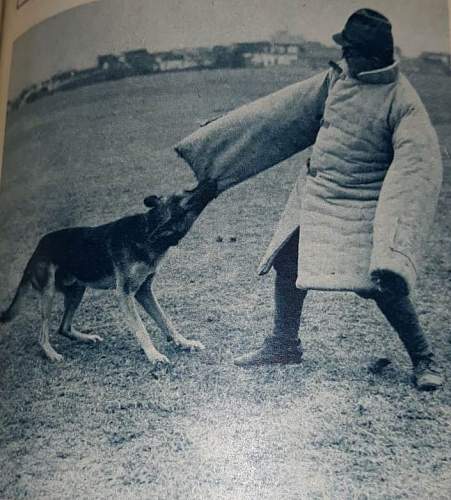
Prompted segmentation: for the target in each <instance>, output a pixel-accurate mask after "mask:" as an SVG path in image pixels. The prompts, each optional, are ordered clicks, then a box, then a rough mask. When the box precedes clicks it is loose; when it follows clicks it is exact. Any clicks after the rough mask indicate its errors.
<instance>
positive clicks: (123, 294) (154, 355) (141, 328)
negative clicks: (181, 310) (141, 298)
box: [116, 276, 169, 364]
mask: <svg viewBox="0 0 451 500" xmlns="http://www.w3.org/2000/svg"><path fill="white" fill-rule="evenodd" d="M116 292H117V295H118V298H119V305H120V306H121V309H122V311H123V313H124V315H125V317H126V319H127V321H128V324H129V325H130V328H131V329H132V330H133V333H134V334H135V337H136V339H137V340H138V342H139V344H140V346H141V347H142V349H143V351H144V352H145V353H146V356H147V358H148V359H149V361H150V362H151V363H152V364H157V363H163V364H164V363H169V359H168V358H167V357H166V356H165V355H164V354H161V352H159V351H158V350H157V349H156V347H155V346H154V345H153V342H152V340H151V339H150V337H149V334H148V333H147V330H146V327H145V325H144V323H143V322H142V319H141V318H140V316H139V314H138V311H137V310H136V302H135V299H134V297H133V293H131V291H130V290H129V287H128V286H127V285H126V284H125V283H124V282H123V280H122V279H121V276H118V277H117V287H116Z"/></svg>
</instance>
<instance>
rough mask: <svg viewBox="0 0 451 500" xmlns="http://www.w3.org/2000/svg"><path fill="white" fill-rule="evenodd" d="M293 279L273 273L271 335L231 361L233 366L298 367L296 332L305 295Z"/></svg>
mask: <svg viewBox="0 0 451 500" xmlns="http://www.w3.org/2000/svg"><path fill="white" fill-rule="evenodd" d="M295 280H296V277H295V276H294V278H293V276H291V275H289V276H287V275H285V274H284V273H280V272H278V273H277V275H276V283H275V291H274V302H275V312H274V328H273V334H272V335H271V336H270V337H268V338H266V339H265V341H264V342H263V345H262V347H260V348H259V349H257V350H255V351H252V352H249V353H247V354H244V355H242V356H239V357H237V358H235V360H234V363H235V364H236V365H237V366H241V367H243V368H247V367H252V366H259V365H268V364H275V363H280V364H298V363H300V362H301V361H302V346H301V341H300V340H299V337H298V333H299V325H300V322H301V313H302V306H303V303H304V298H305V296H306V294H307V292H306V291H304V290H299V289H297V288H296V285H295Z"/></svg>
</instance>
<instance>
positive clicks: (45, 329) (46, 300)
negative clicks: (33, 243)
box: [39, 265, 63, 361]
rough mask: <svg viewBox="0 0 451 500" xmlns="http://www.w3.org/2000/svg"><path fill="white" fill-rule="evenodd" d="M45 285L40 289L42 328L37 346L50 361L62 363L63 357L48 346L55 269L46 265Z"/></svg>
mask: <svg viewBox="0 0 451 500" xmlns="http://www.w3.org/2000/svg"><path fill="white" fill-rule="evenodd" d="M45 278H46V279H45V283H44V285H43V287H42V289H41V315H42V327H41V334H40V336H39V345H40V346H41V347H42V349H43V351H44V353H45V355H46V356H47V358H48V359H49V360H50V361H62V360H63V356H61V354H59V353H57V352H56V351H55V349H53V347H52V346H51V345H50V340H49V322H50V315H51V312H52V304H53V299H54V297H55V267H54V266H52V265H48V266H47V268H46V276H45Z"/></svg>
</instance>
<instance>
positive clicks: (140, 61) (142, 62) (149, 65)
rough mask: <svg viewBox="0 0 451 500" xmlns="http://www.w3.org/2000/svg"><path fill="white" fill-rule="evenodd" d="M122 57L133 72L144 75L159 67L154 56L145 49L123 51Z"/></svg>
mask: <svg viewBox="0 0 451 500" xmlns="http://www.w3.org/2000/svg"><path fill="white" fill-rule="evenodd" d="M123 57H124V59H125V63H126V64H127V66H129V67H130V68H131V69H132V70H133V72H134V73H135V74H138V75H146V74H149V73H154V72H155V71H158V69H159V66H158V63H157V61H156V60H155V56H154V55H153V54H150V53H149V52H148V51H147V50H146V49H137V50H129V51H127V52H124V53H123Z"/></svg>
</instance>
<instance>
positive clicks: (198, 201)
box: [144, 180, 217, 246]
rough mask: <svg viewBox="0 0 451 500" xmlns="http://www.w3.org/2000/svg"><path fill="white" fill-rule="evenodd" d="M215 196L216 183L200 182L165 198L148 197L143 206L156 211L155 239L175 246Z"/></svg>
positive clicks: (211, 181)
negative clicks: (193, 186) (156, 227)
mask: <svg viewBox="0 0 451 500" xmlns="http://www.w3.org/2000/svg"><path fill="white" fill-rule="evenodd" d="M216 196H217V183H216V181H213V180H206V181H202V182H200V183H199V184H198V185H197V186H196V187H195V188H194V189H191V190H185V191H181V192H179V193H174V194H172V195H170V196H166V197H160V196H154V195H152V196H148V197H147V198H146V199H145V200H144V204H145V205H146V206H147V207H149V208H151V209H153V210H157V211H158V231H157V233H156V234H155V237H156V238H160V239H163V240H165V241H166V242H167V244H168V246H172V245H176V244H177V243H178V242H179V240H180V239H181V238H183V236H185V234H186V233H187V232H188V231H189V229H190V227H191V226H192V224H193V223H194V221H195V220H196V219H197V217H198V216H199V215H200V213H201V212H202V210H203V209H204V208H205V207H206V206H207V205H208V203H209V202H210V201H211V200H213V199H214V198H215V197H216Z"/></svg>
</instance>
